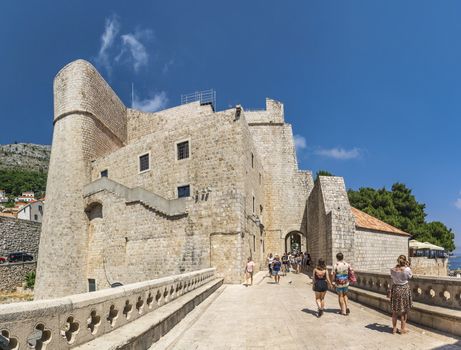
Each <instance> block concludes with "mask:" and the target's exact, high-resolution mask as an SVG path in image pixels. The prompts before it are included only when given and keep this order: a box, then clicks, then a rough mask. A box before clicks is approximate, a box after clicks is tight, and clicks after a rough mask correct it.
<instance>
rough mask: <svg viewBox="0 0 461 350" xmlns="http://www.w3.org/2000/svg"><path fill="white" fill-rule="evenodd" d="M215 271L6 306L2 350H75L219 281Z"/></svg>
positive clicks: (1, 313)
mask: <svg viewBox="0 0 461 350" xmlns="http://www.w3.org/2000/svg"><path fill="white" fill-rule="evenodd" d="M215 272H216V271H215V269H214V268H209V269H204V270H199V271H194V272H188V273H184V274H181V275H175V276H169V277H164V278H159V279H156V280H151V281H145V282H139V283H133V284H129V285H126V286H122V287H117V288H113V289H104V290H100V291H96V292H92V293H84V294H76V295H70V296H67V297H63V298H59V299H50V300H37V301H31V302H23V303H14V304H6V305H0V349H12V350H16V349H41V350H45V349H71V348H74V347H76V346H78V345H81V344H84V343H86V342H89V341H91V340H93V339H95V338H96V337H99V336H101V335H103V334H106V333H109V332H111V331H112V330H114V329H116V328H119V327H121V326H123V325H125V324H127V323H130V322H132V321H134V320H136V319H138V318H140V317H142V316H143V315H146V314H147V313H150V312H153V311H154V310H156V309H157V308H159V307H160V306H162V305H164V304H166V303H169V302H170V301H172V300H174V299H176V298H178V297H179V296H181V295H183V294H185V293H187V292H189V291H192V290H194V289H196V288H198V287H200V286H201V285H203V284H206V283H208V282H210V281H212V280H213V279H214V278H215Z"/></svg>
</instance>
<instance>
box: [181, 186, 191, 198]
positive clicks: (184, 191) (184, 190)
mask: <svg viewBox="0 0 461 350" xmlns="http://www.w3.org/2000/svg"><path fill="white" fill-rule="evenodd" d="M189 196H190V186H189V185H187V186H179V187H178V198H184V197H189Z"/></svg>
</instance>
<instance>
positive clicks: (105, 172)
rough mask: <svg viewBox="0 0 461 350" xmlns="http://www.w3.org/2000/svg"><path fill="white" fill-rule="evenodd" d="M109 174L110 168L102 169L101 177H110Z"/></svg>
mask: <svg viewBox="0 0 461 350" xmlns="http://www.w3.org/2000/svg"><path fill="white" fill-rule="evenodd" d="M108 176H109V170H107V169H106V170H103V171H101V177H108Z"/></svg>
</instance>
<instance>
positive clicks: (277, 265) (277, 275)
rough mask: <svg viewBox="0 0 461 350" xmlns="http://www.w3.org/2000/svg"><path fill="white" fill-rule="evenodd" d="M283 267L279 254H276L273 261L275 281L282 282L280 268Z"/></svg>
mask: <svg viewBox="0 0 461 350" xmlns="http://www.w3.org/2000/svg"><path fill="white" fill-rule="evenodd" d="M281 268H282V262H281V261H280V257H279V256H278V255H276V256H275V258H274V261H273V262H272V275H273V276H274V279H275V283H277V284H279V283H280V270H281Z"/></svg>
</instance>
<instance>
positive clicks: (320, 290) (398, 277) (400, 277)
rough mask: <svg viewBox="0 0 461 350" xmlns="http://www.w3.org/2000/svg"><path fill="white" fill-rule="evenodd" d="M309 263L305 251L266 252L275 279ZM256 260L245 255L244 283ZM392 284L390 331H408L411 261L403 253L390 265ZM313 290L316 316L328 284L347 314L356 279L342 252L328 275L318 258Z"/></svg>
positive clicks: (249, 282) (248, 282) (250, 281)
mask: <svg viewBox="0 0 461 350" xmlns="http://www.w3.org/2000/svg"><path fill="white" fill-rule="evenodd" d="M309 265H310V255H309V254H308V253H304V254H303V253H298V254H296V253H295V254H291V253H290V254H287V253H285V254H283V256H282V258H280V257H279V255H275V256H272V254H269V255H268V256H267V267H268V269H269V275H270V276H271V278H272V277H274V280H275V283H277V284H278V283H279V282H280V275H281V274H284V275H286V273H287V272H289V271H290V268H292V269H293V270H294V271H295V272H296V273H299V272H301V271H304V270H305V269H307V267H308V266H309ZM254 268H255V263H254V262H253V260H252V258H251V257H249V258H248V262H247V264H246V267H245V276H246V278H245V279H246V281H245V283H246V285H247V286H248V285H253V272H254ZM390 275H391V281H392V283H391V287H390V288H389V289H388V291H387V296H388V298H389V299H390V303H391V310H392V333H393V334H395V333H397V332H400V333H401V334H405V333H408V329H407V319H408V312H409V310H410V309H411V307H412V295H411V288H410V286H409V284H408V280H409V279H410V278H411V277H412V271H411V268H410V261H409V260H408V259H407V257H406V256H405V255H400V256H399V257H398V258H397V264H396V266H394V267H393V268H391V269H390ZM312 280H313V283H312V284H313V290H314V292H315V302H316V304H317V307H318V312H317V316H318V317H321V316H322V315H323V313H324V310H325V295H326V293H327V291H328V288H330V289H333V288H334V289H335V290H336V293H337V295H338V302H339V307H340V314H341V315H345V316H347V315H349V314H350V309H349V305H348V302H349V298H348V296H347V293H348V290H349V284H350V283H354V282H356V277H355V273H354V270H353V269H352V267H351V265H350V264H348V263H347V262H346V261H344V255H343V253H338V254H336V263H335V264H334V265H333V267H332V270H331V275H330V273H329V272H328V269H327V266H326V262H325V259H319V260H318V262H317V265H316V266H315V268H314V270H313V273H312ZM399 318H400V324H401V328H400V330H398V329H397V321H398V319H399Z"/></svg>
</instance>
